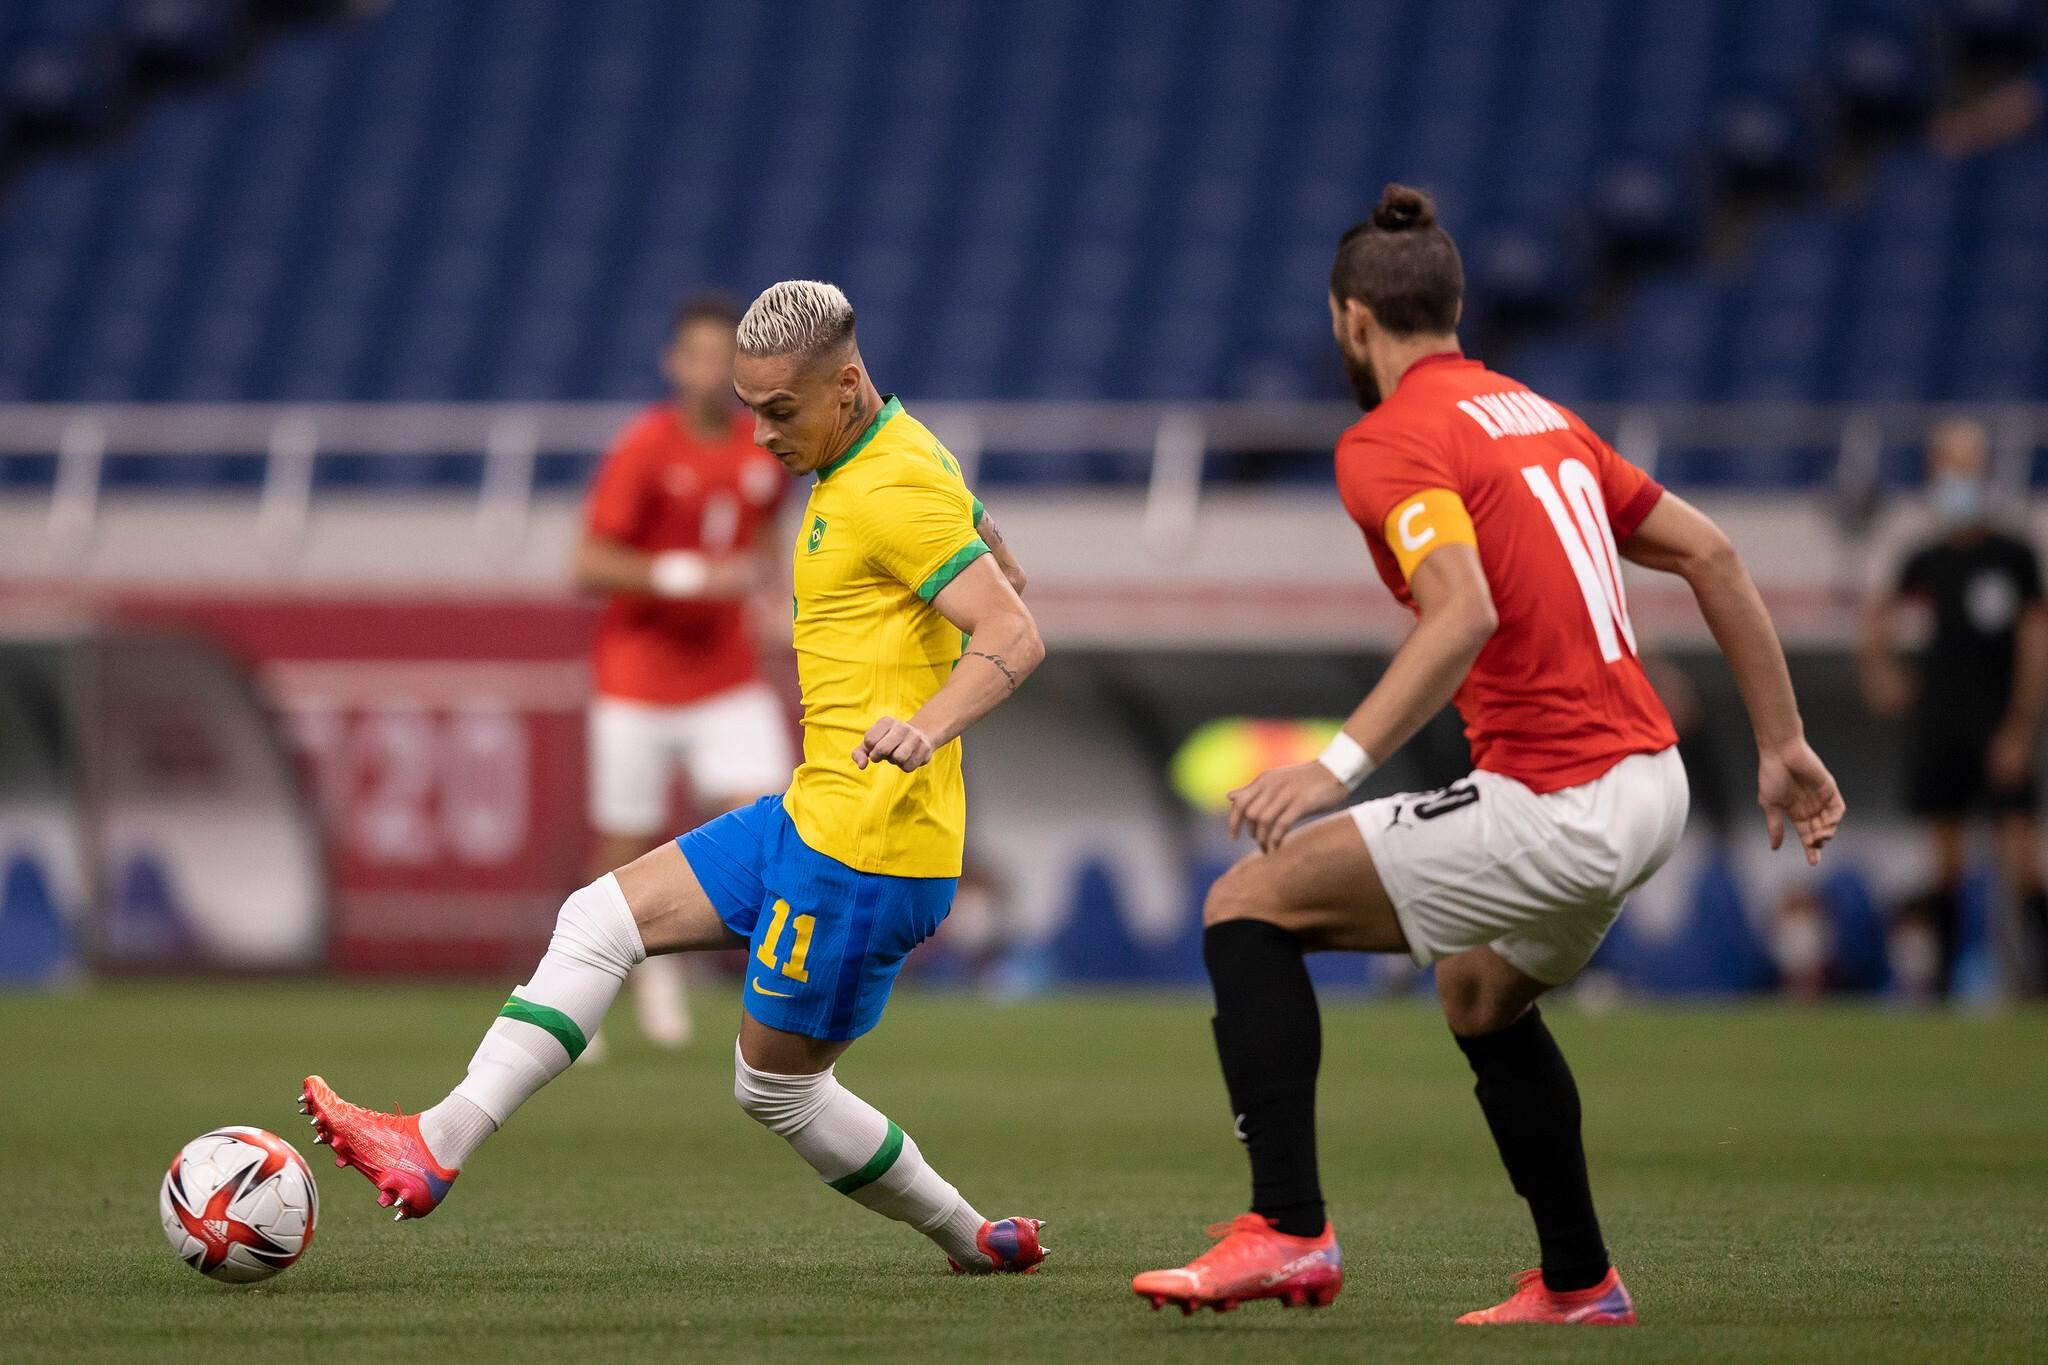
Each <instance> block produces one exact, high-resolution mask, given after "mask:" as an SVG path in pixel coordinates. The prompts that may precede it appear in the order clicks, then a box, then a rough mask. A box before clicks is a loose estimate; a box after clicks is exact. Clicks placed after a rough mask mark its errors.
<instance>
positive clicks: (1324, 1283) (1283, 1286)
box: [1131, 1213, 1344, 1314]
mask: <svg viewBox="0 0 2048 1365" xmlns="http://www.w3.org/2000/svg"><path fill="white" fill-rule="evenodd" d="M1208 1231H1209V1235H1210V1236H1211V1237H1221V1238H1222V1239H1223V1240H1222V1241H1220V1242H1218V1243H1217V1244H1216V1245H1215V1246H1212V1247H1210V1248H1209V1249H1208V1250H1207V1251H1205V1252H1203V1253H1202V1254H1201V1255H1199V1256H1197V1257H1195V1259H1194V1260H1192V1261H1189V1262H1188V1263H1187V1264H1186V1265H1185V1266H1182V1267H1181V1268H1180V1269H1178V1270H1148V1271H1146V1272H1145V1273H1144V1274H1142V1275H1140V1276H1138V1277H1137V1278H1136V1279H1134V1280H1132V1281H1131V1288H1132V1290H1133V1291H1135V1292H1136V1293H1137V1295H1138V1297H1139V1298H1141V1299H1150V1300H1151V1301H1152V1310H1153V1311H1154V1312H1157V1311H1158V1310H1160V1309H1161V1308H1164V1307H1165V1306H1166V1305H1167V1304H1169V1303H1177V1304H1179V1305H1180V1311H1181V1312H1182V1313H1183V1314H1187V1313H1192V1312H1194V1311H1195V1310H1196V1309H1197V1308H1204V1307H1207V1308H1213V1309H1215V1310H1216V1311H1217V1312H1219V1313H1228V1312H1229V1311H1230V1310H1231V1309H1233V1308H1235V1307H1237V1306H1238V1305H1239V1304H1240V1303H1243V1302H1245V1301H1246V1300H1248V1299H1278V1300H1280V1303H1281V1306H1282V1307H1286V1308H1324V1307H1327V1306H1328V1305H1329V1304H1331V1303H1332V1302H1334V1301H1335V1300H1336V1297H1337V1291H1338V1290H1340V1289H1342V1288H1343V1287H1344V1253H1343V1252H1342V1251H1341V1250H1340V1249H1339V1248H1338V1246H1337V1229H1336V1227H1335V1226H1334V1225H1332V1224H1330V1223H1325V1224H1323V1233H1322V1236H1320V1237H1293V1236H1290V1235H1288V1234H1287V1233H1284V1232H1282V1231H1280V1230H1279V1229H1278V1228H1276V1227H1274V1226H1273V1221H1272V1220H1271V1219H1270V1218H1262V1217H1260V1216H1259V1215H1258V1214H1256V1213H1241V1214H1239V1215H1238V1216H1237V1217H1236V1218H1233V1219H1232V1220H1231V1221H1229V1222H1228V1223H1212V1224H1210V1226H1209V1229H1208Z"/></svg>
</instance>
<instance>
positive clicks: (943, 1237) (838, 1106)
mask: <svg viewBox="0 0 2048 1365" xmlns="http://www.w3.org/2000/svg"><path fill="white" fill-rule="evenodd" d="M733 1098H735V1099H737V1100H738V1101H739V1103H740V1108H742V1109H744V1110H746V1111H747V1113H748V1115H749V1116H751V1117H752V1118H754V1119H756V1120H757V1121H759V1122H760V1123H761V1124H762V1125H763V1126H764V1127H766V1128H768V1129H769V1130H770V1131H772V1132H774V1133H777V1134H779V1135H780V1136H781V1137H782V1138H783V1139H784V1140H785V1141H786V1142H788V1143H789V1145H790V1146H791V1147H794V1148H795V1149H796V1154H797V1155H798V1156H800V1157H802V1158H803V1159H804V1160H805V1161H807V1162H809V1163H810V1165H811V1169H812V1170H814V1171H816V1172H817V1173H818V1174H819V1175H821V1176H823V1177H824V1178H825V1183H826V1184H828V1185H830V1186H831V1187H832V1188H833V1189H835V1190H837V1191H839V1192H840V1193H841V1194H843V1195H845V1196H846V1197H847V1198H849V1199H851V1200H853V1201H854V1202H855V1203H856V1204H861V1205H865V1206H866V1207H868V1208H871V1209H873V1210H874V1211H875V1212H876V1213H879V1214H881V1215H883V1216H884V1217H887V1218H893V1219H895V1220H896V1221H897V1222H899V1223H908V1224H910V1225H911V1226H912V1227H914V1228H916V1229H917V1230H918V1231H919V1232H921V1233H923V1234H924V1235H925V1236H927V1237H929V1238H931V1239H932V1240H933V1241H934V1242H937V1243H938V1244H939V1249H940V1250H942V1251H944V1252H945V1253H946V1254H947V1255H948V1256H950V1257H952V1258H953V1259H954V1260H956V1261H958V1262H959V1263H960V1264H961V1265H962V1266H964V1267H966V1268H968V1269H970V1270H983V1269H986V1268H987V1267H988V1258H987V1257H986V1256H984V1255H982V1254H981V1249H980V1248H979V1247H977V1246H975V1244H974V1237H975V1234H976V1233H978V1232H980V1231H981V1224H982V1217H981V1214H980V1213H979V1212H977V1211H976V1209H975V1208H974V1206H973V1205H972V1204H969V1203H968V1202H967V1201H966V1200H965V1199H963V1198H962V1197H961V1195H960V1191H958V1190H956V1189H954V1188H953V1186H952V1185H951V1184H949V1183H948V1182H947V1181H946V1179H945V1178H944V1177H943V1176H941V1175H940V1174H939V1173H938V1172H937V1171H935V1170H933V1169H932V1168H931V1166H930V1165H928V1164H927V1163H926V1161H925V1159H924V1153H923V1152H921V1151H919V1150H918V1147H917V1143H916V1142H914V1141H912V1140H911V1138H910V1136H909V1135H908V1134H907V1133H905V1132H904V1131H903V1130H902V1129H901V1128H898V1127H897V1126H896V1125H895V1124H894V1123H892V1122H890V1121H889V1119H888V1117H887V1116H886V1115H884V1114H883V1113H882V1111H881V1110H879V1109H877V1108H875V1107H874V1106H873V1105H872V1104H869V1103H868V1102H867V1101H866V1100H864V1099H862V1098H861V1097H860V1096H858V1095H856V1094H854V1093H853V1092H852V1091H851V1090H848V1089H847V1088H846V1087H845V1086H843V1085H841V1084H840V1083H839V1081H838V1078H837V1077H835V1076H834V1075H833V1074H832V1072H831V1071H829V1070H827V1071H821V1072H819V1073H818V1074H817V1075H815V1076H779V1075H776V1074H775V1073H773V1072H768V1071H756V1070H754V1068H752V1067H750V1066H748V1065H747V1061H746V1058H744V1057H742V1056H740V1055H739V1049H738V1047H737V1046H735V1047H734V1049H733Z"/></svg>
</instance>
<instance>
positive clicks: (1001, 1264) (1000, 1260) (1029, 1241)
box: [946, 1218, 1052, 1275]
mask: <svg viewBox="0 0 2048 1365" xmlns="http://www.w3.org/2000/svg"><path fill="white" fill-rule="evenodd" d="M1044 1226H1045V1220H1044V1219H1042V1218H999V1219H997V1220H996V1221H995V1222H993V1223H983V1224H982V1225H981V1231H980V1232H977V1233H975V1234H974V1245H976V1246H977V1247H980V1248H981V1254H982V1255H984V1256H986V1257H988V1261H989V1264H988V1269H986V1270H974V1271H970V1270H969V1269H967V1267H966V1266H963V1265H961V1264H960V1263H959V1262H958V1261H956V1260H954V1259H953V1258H952V1257H951V1256H948V1257H947V1258H946V1264H947V1265H948V1266H950V1267H951V1268H952V1271H953V1273H954V1274H955V1275H970V1274H971V1275H1029V1274H1030V1273H1031V1272H1032V1271H1034V1270H1036V1269H1038V1267H1039V1266H1040V1265H1041V1264H1043V1263H1044V1261H1045V1258H1046V1257H1048V1256H1050V1255H1052V1252H1050V1251H1048V1250H1046V1248H1045V1247H1043V1246H1041V1245H1040V1244H1039V1241H1038V1230H1039V1229H1040V1228H1042V1227H1044Z"/></svg>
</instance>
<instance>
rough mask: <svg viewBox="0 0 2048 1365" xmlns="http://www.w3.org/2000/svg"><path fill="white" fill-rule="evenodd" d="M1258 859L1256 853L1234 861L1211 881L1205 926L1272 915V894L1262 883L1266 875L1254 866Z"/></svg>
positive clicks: (1204, 902) (1204, 905)
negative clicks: (1263, 875) (1269, 909)
mask: <svg viewBox="0 0 2048 1365" xmlns="http://www.w3.org/2000/svg"><path fill="white" fill-rule="evenodd" d="M1257 861H1258V860H1257V857H1256V855H1254V856H1253V857H1250V858H1246V859H1243V860H1242V861H1240V862H1237V863H1234V864H1232V865H1231V867H1230V869H1229V870H1228V871H1226V872H1225V873H1224V874H1223V875H1222V876H1220V877H1218V878H1217V879H1216V880H1215V882H1214V883H1213V884H1211V885H1210V887H1209V894H1208V895H1207V896H1205V897H1203V899H1202V927H1203V928H1208V927H1209V926H1210V925H1214V924H1222V923H1223V922H1224V921H1226V920H1234V919H1268V918H1271V916H1270V914H1269V913H1268V908H1269V904H1270V901H1271V899H1272V898H1271V896H1270V895H1268V894H1266V890H1265V888H1263V887H1262V885H1261V883H1262V882H1263V881H1264V878H1263V877H1261V876H1260V874H1259V873H1258V872H1257V871H1256V870H1254V865H1255V864H1256V863H1257Z"/></svg>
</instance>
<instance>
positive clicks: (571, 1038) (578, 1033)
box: [420, 873, 647, 1170]
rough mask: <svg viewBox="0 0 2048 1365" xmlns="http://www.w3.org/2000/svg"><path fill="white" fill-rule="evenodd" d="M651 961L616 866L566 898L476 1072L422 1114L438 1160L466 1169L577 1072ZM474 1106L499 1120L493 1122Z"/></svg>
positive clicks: (474, 1064)
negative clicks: (517, 1114)
mask: <svg viewBox="0 0 2048 1365" xmlns="http://www.w3.org/2000/svg"><path fill="white" fill-rule="evenodd" d="M646 960H647V949H646V948H645V947H644V946H643V945H642V944H641V942H640V927H639V926H638V925H637V924H635V923H634V922H633V911H632V909H631V908H630V907H629V906H628V905H627V904H626V895H625V893H624V892H623V891H621V890H619V881H618V878H617V877H614V876H612V875H610V874H609V873H607V874H606V875H604V876H602V877H600V878H598V879H597V880H596V881H594V882H592V883H591V884H590V885H588V886H586V887H584V888H583V889H582V890H580V891H578V892H576V893H575V894H574V895H572V896H570V897H569V899H568V900H566V901H564V902H563V903H562V913H561V914H560V915H559V916H557V917H556V919H555V933H554V937H553V938H551V939H549V940H548V951H547V955H546V956H544V957H542V958H541V960H540V965H539V966H538V967H536V968H534V969H533V979H532V980H530V981H528V982H526V983H525V984H524V985H522V986H520V987H519V988H518V989H516V990H514V991H513V992H512V996H511V998H510V999H508V1000H507V1001H506V1002H505V1007H504V1008H503V1009H501V1010H499V1011H498V1017H497V1019H496V1020H495V1021H493V1022H492V1024H491V1028H490V1032H488V1033H486V1034H485V1035H484V1040H483V1042H482V1043H480V1044H479V1045H478V1046H477V1050H476V1055H475V1056H474V1057H472V1058H470V1059H469V1074H468V1076H466V1077H464V1078H463V1081H462V1084H460V1085H458V1086H456V1087H455V1089H454V1091H453V1092H452V1093H451V1094H450V1095H449V1097H448V1098H447V1099H446V1100H444V1101H443V1102H442V1103H440V1104H438V1105H435V1106H434V1107H433V1108H432V1109H429V1110H427V1111H426V1112H425V1113H423V1114H421V1115H420V1135H421V1136H422V1137H423V1138H425V1139H426V1143H427V1150H428V1151H430V1152H432V1153H433V1154H434V1160H436V1161H438V1162H440V1163H441V1164H442V1165H443V1166H446V1167H448V1168H449V1169H451V1170H454V1169H458V1168H460V1166H461V1165H462V1163H463V1162H465V1161H467V1160H468V1159H469V1154H470V1153H471V1152H473V1151H475V1150H476V1149H477V1148H478V1147H479V1146H481V1145H482V1144H483V1140H484V1139H485V1138H486V1137H489V1136H490V1134H491V1133H492V1132H494V1131H496V1129H497V1127H498V1125H500V1124H502V1123H504V1122H505V1120H506V1119H508V1118H510V1117H512V1111H513V1110H515V1109H517V1108H518V1107H519V1106H520V1105H522V1104H524V1103H526V1102H527V1101H528V1100H529V1099H531V1098H533V1095H534V1093H535V1092H536V1091H538V1090H539V1089H540V1088H541V1087H542V1086H544V1085H546V1084H547V1083H548V1082H549V1081H551V1080H553V1079H554V1078H555V1077H557V1076H559V1075H561V1074H562V1073H563V1072H564V1071H567V1070H568V1069H569V1064H570V1063H571V1062H573V1061H575V1060H576V1058H577V1057H578V1056H580V1055H581V1054H582V1052H583V1049H584V1047H585V1046H586V1045H587V1043H588V1040H589V1039H590V1038H591V1037H592V1036H594V1035H595V1034H596V1033H597V1026H598V1025H599V1024H601V1023H603V1022H604V1016H605V1011H606V1010H608V1009H610V1008H611V1005H612V1001H613V1000H614V999H615V998H617V996H618V993H619V987H620V986H621V985H622V984H624V982H625V980H626V973H628V972H630V971H632V970H633V968H634V966H635V965H636V964H638V963H641V962H645V961H646ZM472 1107H473V1109H474V1111H476V1112H480V1113H481V1114H482V1115H483V1116H484V1117H485V1118H487V1119H488V1120H489V1123H490V1127H489V1128H488V1129H484V1128H482V1126H481V1125H479V1124H478V1123H477V1122H476V1116H475V1113H473V1112H472ZM444 1147H445V1150H444Z"/></svg>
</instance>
